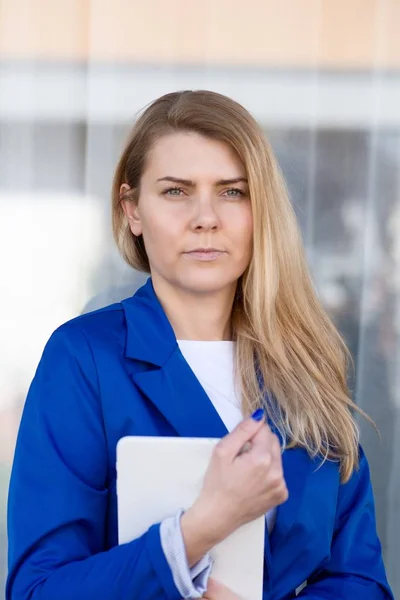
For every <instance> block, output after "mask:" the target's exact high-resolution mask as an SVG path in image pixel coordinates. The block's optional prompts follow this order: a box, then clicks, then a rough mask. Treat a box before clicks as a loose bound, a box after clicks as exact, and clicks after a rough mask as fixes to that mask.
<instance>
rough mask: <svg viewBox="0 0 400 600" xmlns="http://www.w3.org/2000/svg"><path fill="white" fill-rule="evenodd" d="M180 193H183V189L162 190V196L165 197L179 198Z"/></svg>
mask: <svg viewBox="0 0 400 600" xmlns="http://www.w3.org/2000/svg"><path fill="white" fill-rule="evenodd" d="M180 192H183V188H180V187H170V188H166V189H165V190H163V192H162V193H163V194H164V195H165V196H176V197H179V196H180V195H181V194H180Z"/></svg>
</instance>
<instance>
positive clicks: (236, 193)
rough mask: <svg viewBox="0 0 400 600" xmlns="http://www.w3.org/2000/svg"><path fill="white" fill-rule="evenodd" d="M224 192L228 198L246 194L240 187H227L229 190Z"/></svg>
mask: <svg viewBox="0 0 400 600" xmlns="http://www.w3.org/2000/svg"><path fill="white" fill-rule="evenodd" d="M225 194H227V195H228V198H239V197H240V196H245V195H246V194H245V192H244V191H243V190H241V189H240V188H229V190H226V192H225Z"/></svg>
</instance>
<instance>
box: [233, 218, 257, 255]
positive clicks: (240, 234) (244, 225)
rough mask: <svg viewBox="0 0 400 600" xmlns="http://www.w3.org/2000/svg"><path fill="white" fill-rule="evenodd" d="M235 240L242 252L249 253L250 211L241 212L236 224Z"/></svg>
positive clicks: (251, 224) (250, 244)
mask: <svg viewBox="0 0 400 600" xmlns="http://www.w3.org/2000/svg"><path fill="white" fill-rule="evenodd" d="M237 239H238V243H240V246H241V247H242V249H243V250H245V251H247V252H248V251H249V249H251V247H252V245H253V216H252V213H251V210H247V211H243V213H242V214H241V215H240V218H239V220H238V223H237Z"/></svg>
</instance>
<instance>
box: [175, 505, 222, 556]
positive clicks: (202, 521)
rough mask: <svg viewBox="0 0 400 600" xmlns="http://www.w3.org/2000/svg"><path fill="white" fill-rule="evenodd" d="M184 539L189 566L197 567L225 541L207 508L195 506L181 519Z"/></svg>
mask: <svg viewBox="0 0 400 600" xmlns="http://www.w3.org/2000/svg"><path fill="white" fill-rule="evenodd" d="M180 524H181V531H182V538H183V541H184V544H185V549H186V556H187V559H188V563H189V566H190V567H192V566H193V565H195V564H196V563H197V562H198V561H199V560H200V559H201V558H203V556H204V555H205V554H207V552H209V551H210V550H211V549H212V548H213V547H214V546H216V545H217V544H218V543H219V542H221V541H222V539H224V537H223V536H222V534H221V533H220V532H219V531H218V529H217V528H216V527H214V519H213V517H212V516H211V514H210V513H209V512H208V511H207V510H206V508H205V507H202V506H199V505H197V504H194V505H193V506H192V507H191V508H189V509H188V510H187V511H186V512H184V513H183V515H182V517H181V523H180Z"/></svg>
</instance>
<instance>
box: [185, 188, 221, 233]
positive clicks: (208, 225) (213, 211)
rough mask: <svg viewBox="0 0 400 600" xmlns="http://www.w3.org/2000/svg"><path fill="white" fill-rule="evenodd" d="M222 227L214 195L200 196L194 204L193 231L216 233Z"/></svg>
mask: <svg viewBox="0 0 400 600" xmlns="http://www.w3.org/2000/svg"><path fill="white" fill-rule="evenodd" d="M219 227H220V218H219V215H218V210H217V205H216V200H215V198H214V197H213V195H212V194H208V193H207V194H201V195H200V194H199V195H198V196H197V198H196V199H195V201H194V202H193V216H192V221H191V228H192V230H193V231H214V230H217V229H219Z"/></svg>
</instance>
